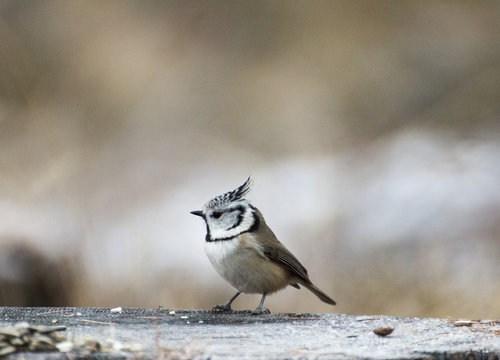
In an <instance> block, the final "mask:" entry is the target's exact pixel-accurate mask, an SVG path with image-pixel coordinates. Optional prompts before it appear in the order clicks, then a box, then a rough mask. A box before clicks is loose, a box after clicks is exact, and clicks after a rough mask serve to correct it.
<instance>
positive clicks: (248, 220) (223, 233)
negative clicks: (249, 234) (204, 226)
mask: <svg viewBox="0 0 500 360" xmlns="http://www.w3.org/2000/svg"><path fill="white" fill-rule="evenodd" d="M253 224H254V219H253V214H252V212H251V211H247V212H246V213H245V215H244V217H243V221H242V222H241V224H240V225H239V226H238V227H235V228H234V229H231V230H226V229H225V228H212V227H210V235H212V239H224V238H230V237H233V236H236V235H239V234H241V233H242V232H244V231H247V230H248V229H250V228H251V227H252V226H253Z"/></svg>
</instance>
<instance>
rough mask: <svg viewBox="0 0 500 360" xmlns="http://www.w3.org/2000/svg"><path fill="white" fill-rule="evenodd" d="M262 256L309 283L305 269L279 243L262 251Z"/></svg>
mask: <svg viewBox="0 0 500 360" xmlns="http://www.w3.org/2000/svg"><path fill="white" fill-rule="evenodd" d="M264 255H265V256H266V257H267V258H268V259H269V260H272V261H275V262H277V263H279V264H281V265H284V266H285V267H286V268H287V269H288V270H290V272H292V273H293V274H294V275H296V276H297V277H298V278H300V279H301V280H303V281H304V282H305V283H306V284H307V283H310V282H311V280H309V275H308V274H307V270H306V268H305V267H304V266H303V265H302V264H301V263H300V261H299V260H297V258H296V257H295V256H293V254H292V253H291V252H290V251H288V249H287V248H286V247H285V246H284V245H283V244H281V243H278V244H276V246H273V247H270V248H267V249H266V250H264Z"/></svg>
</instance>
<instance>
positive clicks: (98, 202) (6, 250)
mask: <svg viewBox="0 0 500 360" xmlns="http://www.w3.org/2000/svg"><path fill="white" fill-rule="evenodd" d="M499 18H500V2H498V1H422V2H420V1H419V2H416V1H383V2H374V1H355V2H353V1H349V0H342V1H316V2H314V3H310V2H303V1H255V0H252V1H237V2H233V1H174V0H172V1H164V2H160V1H69V2H64V1H63V2H61V1H28V0H25V1H18V0H3V1H1V2H0V305H22V306H33V305H37V306H38V305H40V306H43V305H46V306H47V305H56V306H62V305H72V306H140V307H156V306H164V307H171V308H203V309H209V308H211V307H212V306H214V305H215V304H221V303H224V302H225V301H226V300H227V299H228V298H229V297H230V296H231V295H233V293H234V290H233V289H232V288H231V287H230V285H228V284H227V283H226V282H225V281H224V280H222V279H221V278H219V276H218V275H217V273H216V272H215V270H213V269H212V267H211V265H210V263H209V261H208V259H207V258H206V256H205V253H204V249H203V245H204V237H205V225H204V224H203V223H202V221H201V220H200V219H199V218H197V217H195V216H192V215H190V214H189V212H190V211H191V210H196V209H200V208H201V207H202V206H203V204H204V203H205V202H206V201H208V200H209V199H211V198H212V197H213V196H215V195H218V194H220V193H223V192H226V191H229V190H232V189H233V188H235V187H236V186H238V185H240V184H241V183H242V182H243V181H244V180H245V179H246V178H247V177H248V176H249V175H252V176H253V178H254V188H253V191H252V192H251V193H250V194H249V195H248V198H249V199H250V200H251V201H252V202H253V203H254V204H255V205H256V206H257V207H259V209H261V210H262V212H263V214H264V215H265V217H266V220H267V222H268V224H269V225H270V226H271V228H272V229H273V230H274V232H275V233H276V235H277V236H278V238H279V239H280V240H281V241H282V242H283V243H285V244H286V246H287V247H288V248H289V249H290V250H291V251H292V252H293V253H295V254H296V255H297V257H298V258H299V259H300V260H301V262H302V263H303V264H304V265H305V266H306V267H307V268H308V270H309V273H310V276H311V279H312V280H313V281H314V282H315V283H316V284H317V285H318V286H319V287H320V288H321V289H323V290H325V292H327V293H328V294H330V295H331V296H332V297H333V298H334V299H335V300H336V301H337V302H338V306H336V307H331V306H329V305H325V304H323V303H321V302H320V301H319V300H317V299H316V297H315V296H314V295H312V294H311V293H310V292H308V291H306V290H300V291H299V290H296V289H293V288H288V289H286V290H284V291H282V292H280V293H278V294H276V295H274V296H272V297H269V298H268V300H266V305H267V306H268V307H269V308H270V309H271V311H272V312H342V313H350V314H392V315H404V316H441V317H446V316H452V317H472V318H480V317H481V318H494V317H500V281H499V279H500V36H498V34H500V22H499V20H498V19H499ZM259 299H260V296H259V295H252V296H249V295H247V296H242V297H240V298H239V299H238V300H237V301H236V302H235V304H234V307H235V308H236V309H245V308H250V309H253V308H254V307H255V306H256V305H257V304H258V301H259Z"/></svg>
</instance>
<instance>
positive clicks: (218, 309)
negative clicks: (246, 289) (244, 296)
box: [212, 291, 241, 312]
mask: <svg viewBox="0 0 500 360" xmlns="http://www.w3.org/2000/svg"><path fill="white" fill-rule="evenodd" d="M239 294H241V291H238V292H237V293H236V294H235V295H234V296H233V297H232V298H231V299H229V300H228V302H227V303H225V304H224V305H215V306H214V308H213V309H212V311H216V312H222V311H231V310H232V309H231V304H232V303H233V301H234V299H236V298H237V297H238V295H239Z"/></svg>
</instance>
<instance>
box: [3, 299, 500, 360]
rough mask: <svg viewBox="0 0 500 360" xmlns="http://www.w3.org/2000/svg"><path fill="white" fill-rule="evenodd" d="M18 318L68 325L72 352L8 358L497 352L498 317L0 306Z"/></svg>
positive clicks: (6, 315)
mask: <svg viewBox="0 0 500 360" xmlns="http://www.w3.org/2000/svg"><path fill="white" fill-rule="evenodd" d="M111 310H113V311H111ZM19 322H27V323H29V324H32V325H45V326H52V325H64V326H66V327H67V330H65V331H63V332H61V335H65V336H66V342H65V343H64V345H65V346H64V347H61V349H62V350H63V351H69V353H68V354H65V353H62V352H57V351H50V352H26V351H23V352H16V353H13V354H10V355H7V356H6V358H8V359H46V358H50V359H67V358H71V359H78V358H87V359H88V358H96V359H122V358H134V357H135V358H161V359H163V358H166V359H170V358H176V359H232V358H245V359H285V358H286V359H332V358H336V359H348V358H349V359H352V358H361V359H401V358H404V359H422V358H432V359H499V358H500V321H498V320H496V321H488V320H483V321H470V322H467V321H465V322H459V323H455V322H454V321H449V320H446V319H420V318H397V317H390V316H350V315H342V314H272V315H259V316H254V315H251V314H250V313H249V312H244V311H237V312H231V313H212V312H211V311H205V310H172V309H137V308H124V309H121V308H116V309H110V308H14V307H0V327H2V328H5V327H9V326H12V325H15V324H16V323H19ZM457 325H460V326H457ZM380 327H392V328H394V330H393V331H392V333H390V334H388V335H386V336H379V335H377V334H375V333H374V331H373V330H375V329H377V328H380Z"/></svg>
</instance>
